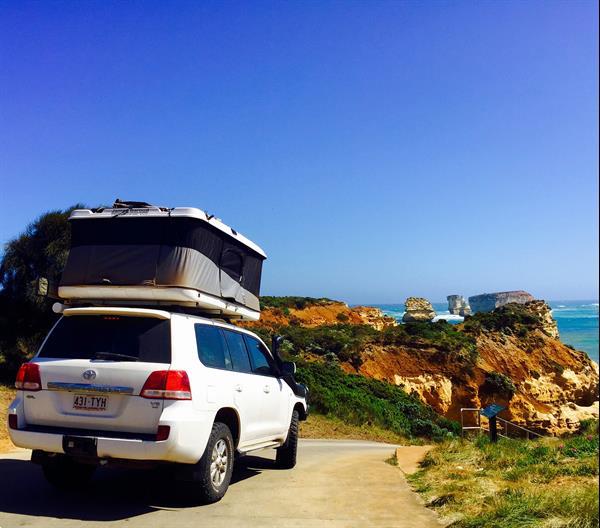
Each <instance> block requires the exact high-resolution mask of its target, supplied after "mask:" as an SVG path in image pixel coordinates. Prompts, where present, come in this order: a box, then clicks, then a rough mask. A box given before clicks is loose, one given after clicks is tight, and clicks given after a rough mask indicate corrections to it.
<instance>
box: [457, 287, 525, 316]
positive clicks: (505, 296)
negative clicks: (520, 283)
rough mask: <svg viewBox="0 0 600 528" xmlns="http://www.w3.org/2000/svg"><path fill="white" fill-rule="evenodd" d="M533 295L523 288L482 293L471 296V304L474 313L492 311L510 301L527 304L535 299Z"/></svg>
mask: <svg viewBox="0 0 600 528" xmlns="http://www.w3.org/2000/svg"><path fill="white" fill-rule="evenodd" d="M533 300H534V298H533V295H531V294H530V293H527V292H526V291H523V290H516V291H505V292H496V293H482V294H481V295H474V296H473V297H469V305H470V306H471V310H472V311H473V313H477V312H491V311H492V310H494V309H496V308H499V307H500V306H504V305H505V304H509V303H517V304H525V303H528V302H531V301H533Z"/></svg>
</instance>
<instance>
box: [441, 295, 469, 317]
mask: <svg viewBox="0 0 600 528" xmlns="http://www.w3.org/2000/svg"><path fill="white" fill-rule="evenodd" d="M446 299H447V300H448V311H449V312H450V313H451V314H452V315H460V316H461V317H464V316H465V315H471V307H470V306H469V303H468V302H467V300H466V299H465V298H464V297H463V296H462V295H448V297H446Z"/></svg>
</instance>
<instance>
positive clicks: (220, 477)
mask: <svg viewBox="0 0 600 528" xmlns="http://www.w3.org/2000/svg"><path fill="white" fill-rule="evenodd" d="M228 466H229V449H228V448H227V442H225V440H224V439H223V438H221V439H219V440H218V441H217V443H216V444H215V446H214V447H213V450H212V454H211V459H210V480H211V482H212V484H213V486H214V487H215V488H219V487H220V486H221V484H223V481H224V480H225V475H226V474H227V468H228Z"/></svg>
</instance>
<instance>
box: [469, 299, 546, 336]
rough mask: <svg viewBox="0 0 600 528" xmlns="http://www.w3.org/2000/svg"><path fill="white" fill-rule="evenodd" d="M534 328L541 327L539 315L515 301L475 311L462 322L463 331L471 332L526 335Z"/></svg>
mask: <svg viewBox="0 0 600 528" xmlns="http://www.w3.org/2000/svg"><path fill="white" fill-rule="evenodd" d="M536 328H540V329H541V328H542V321H541V319H540V317H539V316H538V315H536V314H534V313H532V312H530V311H529V310H528V309H527V308H526V307H525V306H523V305H522V304H516V303H511V304H506V305H504V306H501V307H499V308H496V309H495V310H494V311H492V312H477V313H476V314H474V315H472V316H470V317H467V318H465V322H464V329H465V331H466V332H468V333H472V334H479V333H481V332H483V331H493V332H500V333H505V334H508V335H511V334H516V335H518V336H519V337H526V336H527V335H528V333H529V332H530V331H531V330H532V329H536Z"/></svg>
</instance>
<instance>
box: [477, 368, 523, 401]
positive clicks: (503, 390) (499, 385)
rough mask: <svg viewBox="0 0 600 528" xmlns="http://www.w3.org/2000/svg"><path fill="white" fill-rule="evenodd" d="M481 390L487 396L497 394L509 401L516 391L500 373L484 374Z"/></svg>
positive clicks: (511, 383) (510, 381)
mask: <svg viewBox="0 0 600 528" xmlns="http://www.w3.org/2000/svg"><path fill="white" fill-rule="evenodd" d="M481 389H482V391H483V392H485V393H487V394H498V395H500V396H505V397H506V398H507V399H509V400H510V399H511V398H512V397H513V395H514V394H515V392H516V391H517V388H516V387H515V384H514V383H513V381H512V380H511V379H510V378H509V377H508V376H506V375H504V374H502V373H500V372H486V374H485V381H484V382H483V385H482V386H481Z"/></svg>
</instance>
